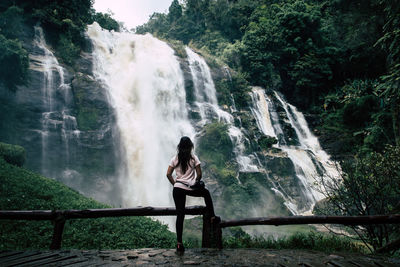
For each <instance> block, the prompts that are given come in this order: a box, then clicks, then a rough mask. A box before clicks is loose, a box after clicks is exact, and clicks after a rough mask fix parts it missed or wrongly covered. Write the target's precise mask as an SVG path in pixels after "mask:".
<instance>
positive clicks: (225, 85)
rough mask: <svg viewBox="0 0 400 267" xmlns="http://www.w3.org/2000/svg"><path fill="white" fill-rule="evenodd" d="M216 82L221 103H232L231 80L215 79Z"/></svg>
mask: <svg viewBox="0 0 400 267" xmlns="http://www.w3.org/2000/svg"><path fill="white" fill-rule="evenodd" d="M214 84H215V90H216V91H217V98H218V103H219V105H228V106H229V105H231V96H230V94H231V92H230V87H231V82H230V81H229V80H228V79H221V80H215V81H214Z"/></svg>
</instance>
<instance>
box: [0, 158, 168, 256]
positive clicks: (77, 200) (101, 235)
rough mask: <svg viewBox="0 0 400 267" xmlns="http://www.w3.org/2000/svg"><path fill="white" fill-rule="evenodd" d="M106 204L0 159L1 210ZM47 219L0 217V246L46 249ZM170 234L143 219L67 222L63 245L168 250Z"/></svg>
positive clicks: (47, 242)
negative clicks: (23, 219) (17, 219)
mask: <svg viewBox="0 0 400 267" xmlns="http://www.w3.org/2000/svg"><path fill="white" fill-rule="evenodd" d="M94 208H110V206H108V205H105V204H102V203H99V202H97V201H95V200H93V199H89V198H86V197H84V196H83V195H81V194H79V193H78V192H76V191H74V190H72V189H70V188H68V187H67V186H65V185H63V184H61V183H59V182H57V181H55V180H52V179H48V178H45V177H42V176H40V175H38V174H35V173H33V172H30V171H28V170H25V169H22V168H19V167H16V166H13V165H11V164H8V163H7V162H6V161H4V160H3V159H2V158H0V209H1V210H55V209H61V210H63V209H94ZM52 231H53V225H52V223H51V222H50V221H40V222H36V221H10V220H0V250H7V249H13V250H15V249H19V250H22V249H48V248H49V246H50V241H51V236H52ZM174 243H175V234H173V233H171V232H169V231H168V228H167V226H166V225H161V224H160V223H159V222H156V221H153V220H151V219H149V218H145V217H123V218H99V219H82V220H68V221H67V223H66V225H65V229H64V234H63V242H62V247H63V248H76V249H128V248H140V247H163V248H171V247H173V245H174Z"/></svg>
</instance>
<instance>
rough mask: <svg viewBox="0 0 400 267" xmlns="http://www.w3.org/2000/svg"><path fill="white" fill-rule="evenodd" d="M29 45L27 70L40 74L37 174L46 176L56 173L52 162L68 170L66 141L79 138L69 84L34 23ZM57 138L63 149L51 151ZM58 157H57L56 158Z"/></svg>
mask: <svg viewBox="0 0 400 267" xmlns="http://www.w3.org/2000/svg"><path fill="white" fill-rule="evenodd" d="M34 30H35V37H34V41H33V46H34V47H35V48H36V50H35V53H32V54H30V69H32V70H36V71H39V72H41V73H42V74H43V82H42V84H43V86H42V88H41V93H42V99H43V100H42V109H43V113H42V118H41V126H42V129H41V130H40V132H41V139H42V140H41V141H42V153H41V154H42V159H41V164H42V166H41V173H42V174H44V175H47V176H49V177H55V176H58V175H57V173H53V172H52V169H53V167H54V166H53V163H54V162H57V163H58V164H62V166H63V168H65V170H66V171H68V167H69V163H70V162H69V160H70V154H71V151H70V145H69V143H70V141H71V140H73V139H77V138H79V130H78V129H77V123H76V119H75V117H74V116H72V115H71V109H70V108H71V105H72V102H73V99H72V94H71V87H70V85H69V84H66V83H65V80H64V69H63V68H62V67H61V66H60V64H59V63H58V61H57V58H56V57H55V56H54V54H53V53H52V52H51V51H50V49H49V48H48V47H47V45H46V41H45V39H44V34H43V30H42V28H41V27H39V26H35V28H34ZM58 139H61V140H62V143H63V146H64V151H62V153H54V151H53V150H54V149H53V147H52V146H51V143H52V141H54V140H58ZM60 157H61V159H60Z"/></svg>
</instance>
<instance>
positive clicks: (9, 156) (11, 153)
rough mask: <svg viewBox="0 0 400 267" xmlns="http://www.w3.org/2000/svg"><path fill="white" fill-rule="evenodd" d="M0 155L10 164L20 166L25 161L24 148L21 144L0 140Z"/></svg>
mask: <svg viewBox="0 0 400 267" xmlns="http://www.w3.org/2000/svg"><path fill="white" fill-rule="evenodd" d="M0 157H2V158H3V159H4V160H5V161H7V162H8V163H10V164H13V165H16V166H20V167H21V166H22V165H24V163H25V149H24V148H23V147H22V146H18V145H10V144H6V143H1V142H0Z"/></svg>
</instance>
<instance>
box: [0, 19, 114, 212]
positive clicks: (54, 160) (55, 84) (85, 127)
mask: <svg viewBox="0 0 400 267" xmlns="http://www.w3.org/2000/svg"><path fill="white" fill-rule="evenodd" d="M40 31H41V30H40V28H37V27H35V28H34V27H31V26H29V25H25V27H24V31H23V34H22V36H21V37H20V39H21V40H22V41H23V45H24V48H25V49H26V50H27V51H28V53H29V55H30V67H29V82H28V84H27V85H26V86H19V87H18V89H17V90H16V92H11V91H9V90H8V89H7V88H4V87H2V86H1V85H0V104H1V105H0V121H1V122H0V141H2V142H6V143H12V144H18V145H21V146H23V147H24V148H25V149H26V163H25V166H26V167H27V168H29V169H32V170H34V171H37V172H39V173H41V174H43V175H45V176H47V177H52V178H55V179H57V180H60V181H62V182H63V183H65V184H66V185H68V186H71V187H73V188H75V189H77V190H79V191H80V192H82V193H84V194H85V195H88V196H92V197H94V198H96V199H98V200H100V201H103V202H106V203H110V204H114V205H119V204H120V202H121V200H120V199H119V196H120V194H119V193H118V192H119V189H120V188H119V184H118V182H117V180H116V179H117V178H116V177H117V170H118V169H119V165H120V162H121V160H120V157H119V154H118V151H119V143H118V140H119V137H118V136H119V133H118V131H117V129H116V128H115V116H114V114H113V111H112V109H111V107H110V106H109V104H108V97H107V93H106V90H105V88H104V86H102V85H101V84H99V83H98V82H96V81H95V79H94V78H93V77H92V58H91V53H90V50H91V44H90V40H87V42H88V44H87V45H86V49H85V50H86V51H85V52H82V54H81V57H80V58H79V59H78V60H77V62H76V65H75V67H74V68H71V67H67V66H61V65H60V64H58V63H57V59H56V58H55V57H54V54H53V53H52V51H51V48H50V47H49V46H47V45H45V47H46V48H43V47H42V46H43V43H44V36H41V35H40V34H41V33H40ZM49 62H50V63H49Z"/></svg>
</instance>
